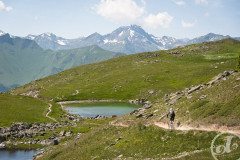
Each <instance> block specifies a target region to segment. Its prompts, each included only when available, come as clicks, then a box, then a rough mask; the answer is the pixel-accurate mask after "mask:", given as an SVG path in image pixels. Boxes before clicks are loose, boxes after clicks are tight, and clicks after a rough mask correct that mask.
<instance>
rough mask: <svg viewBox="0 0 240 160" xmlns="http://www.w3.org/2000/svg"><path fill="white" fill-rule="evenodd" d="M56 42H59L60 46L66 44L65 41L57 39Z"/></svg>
mask: <svg viewBox="0 0 240 160" xmlns="http://www.w3.org/2000/svg"><path fill="white" fill-rule="evenodd" d="M57 43H58V44H60V45H62V46H65V45H66V43H65V42H63V41H62V40H57Z"/></svg>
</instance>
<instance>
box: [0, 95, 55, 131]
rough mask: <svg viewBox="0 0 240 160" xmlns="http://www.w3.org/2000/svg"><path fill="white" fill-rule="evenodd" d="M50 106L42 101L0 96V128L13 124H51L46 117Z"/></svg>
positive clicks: (22, 97)
mask: <svg viewBox="0 0 240 160" xmlns="http://www.w3.org/2000/svg"><path fill="white" fill-rule="evenodd" d="M47 109H48V105H47V103H44V102H42V101H40V100H37V99H34V98H30V97H24V96H13V95H9V94H0V114H1V116H0V127H2V126H9V125H10V124H11V123H13V122H28V123H34V122H51V120H49V119H48V118H46V117H45V114H46V113H47Z"/></svg>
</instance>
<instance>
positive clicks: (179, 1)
mask: <svg viewBox="0 0 240 160" xmlns="http://www.w3.org/2000/svg"><path fill="white" fill-rule="evenodd" d="M172 1H173V2H174V3H175V4H176V5H179V6H183V5H185V4H186V2H185V1H183V0H172Z"/></svg>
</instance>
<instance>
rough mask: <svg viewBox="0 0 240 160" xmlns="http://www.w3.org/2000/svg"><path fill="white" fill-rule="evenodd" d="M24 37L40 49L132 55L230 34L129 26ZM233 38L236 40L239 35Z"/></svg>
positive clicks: (207, 40) (216, 38) (219, 37)
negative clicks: (182, 34) (175, 33)
mask: <svg viewBox="0 0 240 160" xmlns="http://www.w3.org/2000/svg"><path fill="white" fill-rule="evenodd" d="M25 38H27V39H31V40H34V41H36V42H37V43H38V44H39V46H41V47H42V48H44V49H52V50H59V49H72V48H80V47H86V46H90V45H98V46H99V47H101V48H103V49H105V50H109V51H112V52H120V53H126V54H132V53H138V52H148V51H156V50H166V49H172V48H175V47H178V46H184V45H188V44H194V43H202V42H209V41H217V40H221V39H225V38H231V37H230V36H224V35H219V34H214V33H209V34H207V35H204V36H201V37H197V38H194V39H177V38H174V37H168V36H163V37H156V36H154V35H151V34H149V33H147V32H146V31H144V30H143V29H142V28H141V27H140V26H137V25H131V26H123V27H119V28H118V29H116V30H114V31H113V32H112V33H109V34H106V35H100V34H99V33H93V34H91V35H89V36H88V37H81V38H78V39H65V38H62V37H58V36H56V35H54V34H52V33H43V34H40V35H38V36H36V35H28V36H27V37H25ZM234 39H237V40H239V39H240V38H234Z"/></svg>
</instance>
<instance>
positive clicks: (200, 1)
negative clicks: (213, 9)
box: [195, 0, 208, 4]
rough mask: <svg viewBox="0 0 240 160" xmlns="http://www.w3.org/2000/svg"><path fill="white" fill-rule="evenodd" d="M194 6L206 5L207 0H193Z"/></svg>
mask: <svg viewBox="0 0 240 160" xmlns="http://www.w3.org/2000/svg"><path fill="white" fill-rule="evenodd" d="M195 3H196V4H208V0H195Z"/></svg>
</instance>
